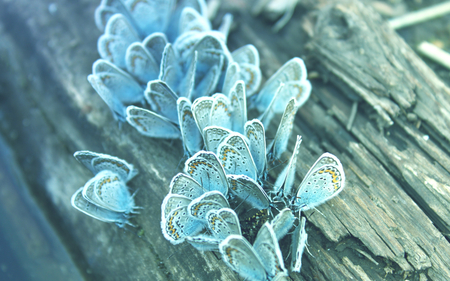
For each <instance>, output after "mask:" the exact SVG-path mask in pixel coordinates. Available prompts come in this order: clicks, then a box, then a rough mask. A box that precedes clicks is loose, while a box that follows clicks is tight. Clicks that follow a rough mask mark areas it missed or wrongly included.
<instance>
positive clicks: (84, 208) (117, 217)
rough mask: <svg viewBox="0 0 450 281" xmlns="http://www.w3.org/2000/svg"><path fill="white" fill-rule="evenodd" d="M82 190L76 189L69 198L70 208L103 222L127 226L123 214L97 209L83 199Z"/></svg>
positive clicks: (125, 217)
mask: <svg viewBox="0 0 450 281" xmlns="http://www.w3.org/2000/svg"><path fill="white" fill-rule="evenodd" d="M82 191H83V188H80V189H78V190H77V191H76V192H75V193H74V195H73V196H72V198H71V203H72V207H74V208H75V209H77V210H78V211H80V212H82V213H85V214H86V215H88V216H90V217H93V218H95V219H98V220H100V221H103V222H114V223H116V224H117V225H119V226H120V227H123V226H124V225H125V224H129V225H131V224H130V223H129V221H128V218H127V216H126V215H125V214H124V213H118V212H113V211H110V210H107V209H105V208H102V207H99V206H97V205H95V204H92V203H91V202H89V201H87V200H86V199H84V198H83V195H82Z"/></svg>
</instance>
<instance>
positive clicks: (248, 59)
mask: <svg viewBox="0 0 450 281" xmlns="http://www.w3.org/2000/svg"><path fill="white" fill-rule="evenodd" d="M231 57H232V58H233V61H234V62H236V63H238V64H243V63H245V64H251V65H254V66H257V67H259V53H258V50H257V49H256V47H255V46H253V45H251V44H248V45H245V46H242V47H240V48H238V49H236V50H234V51H233V52H232V53H231Z"/></svg>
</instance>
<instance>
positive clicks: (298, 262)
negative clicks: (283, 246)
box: [291, 217, 308, 273]
mask: <svg viewBox="0 0 450 281" xmlns="http://www.w3.org/2000/svg"><path fill="white" fill-rule="evenodd" d="M305 225H306V218H305V217H302V219H301V221H300V224H299V225H298V226H297V227H296V228H295V231H294V235H293V236H292V244H291V253H292V260H291V270H292V271H294V272H298V273H300V269H301V268H302V256H303V251H304V250H305V247H306V241H307V240H308V234H307V233H306V229H305Z"/></svg>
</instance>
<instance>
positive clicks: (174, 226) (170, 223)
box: [161, 206, 206, 245]
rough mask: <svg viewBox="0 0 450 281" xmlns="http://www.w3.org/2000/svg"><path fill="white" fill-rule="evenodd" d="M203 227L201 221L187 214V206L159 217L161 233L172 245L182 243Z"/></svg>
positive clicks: (203, 224)
mask: <svg viewBox="0 0 450 281" xmlns="http://www.w3.org/2000/svg"><path fill="white" fill-rule="evenodd" d="M205 227H206V225H205V223H204V222H203V221H201V220H198V219H196V218H195V217H192V216H190V215H189V213H188V211H187V206H184V207H180V208H178V209H175V210H172V211H171V212H170V213H169V214H167V215H166V216H163V217H161V230H162V233H163V235H164V237H165V238H166V239H167V240H169V242H170V243H172V244H173V245H176V244H180V243H183V242H184V240H185V239H186V238H187V237H190V236H194V235H197V234H199V233H200V232H201V231H202V230H203V229H204V228H205Z"/></svg>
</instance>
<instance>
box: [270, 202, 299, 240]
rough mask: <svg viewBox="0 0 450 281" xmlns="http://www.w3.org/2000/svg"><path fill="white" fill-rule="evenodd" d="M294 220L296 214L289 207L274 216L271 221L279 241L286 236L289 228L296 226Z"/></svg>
mask: <svg viewBox="0 0 450 281" xmlns="http://www.w3.org/2000/svg"><path fill="white" fill-rule="evenodd" d="M294 222H295V216H294V214H293V213H292V210H291V209H289V208H284V209H283V210H281V211H280V212H279V213H278V214H277V215H276V216H275V217H274V218H273V220H272V221H271V222H270V223H271V224H272V228H273V232H274V233H275V236H276V237H277V240H278V241H280V240H281V239H283V237H284V236H286V234H287V233H288V232H289V230H291V228H292V227H293V226H294Z"/></svg>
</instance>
